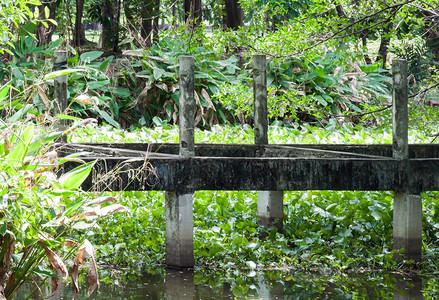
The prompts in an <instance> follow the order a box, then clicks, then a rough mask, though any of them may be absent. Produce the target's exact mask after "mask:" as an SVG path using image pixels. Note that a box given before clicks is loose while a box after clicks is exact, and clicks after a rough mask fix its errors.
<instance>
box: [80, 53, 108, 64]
mask: <svg viewBox="0 0 439 300" xmlns="http://www.w3.org/2000/svg"><path fill="white" fill-rule="evenodd" d="M102 54H104V52H102V51H90V52H85V53H82V54H81V55H80V56H79V59H81V60H82V61H84V62H86V63H90V62H92V61H94V60H95V59H97V58H99V57H101V56H102Z"/></svg>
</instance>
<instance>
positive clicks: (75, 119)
mask: <svg viewBox="0 0 439 300" xmlns="http://www.w3.org/2000/svg"><path fill="white" fill-rule="evenodd" d="M56 117H57V118H59V119H61V120H73V121H82V120H83V119H81V118H78V117H74V116H69V115H56Z"/></svg>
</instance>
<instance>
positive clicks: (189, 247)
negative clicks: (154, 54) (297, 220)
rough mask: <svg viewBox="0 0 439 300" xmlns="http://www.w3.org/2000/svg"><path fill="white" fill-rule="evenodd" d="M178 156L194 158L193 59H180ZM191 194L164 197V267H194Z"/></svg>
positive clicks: (172, 192)
mask: <svg viewBox="0 0 439 300" xmlns="http://www.w3.org/2000/svg"><path fill="white" fill-rule="evenodd" d="M179 63H180V155H181V156H183V157H192V156H194V105H195V99H194V58H193V57H192V56H180V58H179ZM192 196H193V194H181V193H180V192H179V191H170V192H166V193H165V215H166V265H167V266H169V267H176V268H189V267H193V266H194V237H193V210H192V204H193V199H192Z"/></svg>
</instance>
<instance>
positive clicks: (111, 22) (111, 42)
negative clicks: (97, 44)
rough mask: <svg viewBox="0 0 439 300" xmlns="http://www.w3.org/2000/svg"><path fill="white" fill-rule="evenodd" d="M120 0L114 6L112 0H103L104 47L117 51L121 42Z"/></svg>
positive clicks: (102, 39) (102, 40) (102, 38)
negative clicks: (119, 27)
mask: <svg viewBox="0 0 439 300" xmlns="http://www.w3.org/2000/svg"><path fill="white" fill-rule="evenodd" d="M119 11H120V1H118V0H115V1H114V6H113V1H112V0H103V1H102V19H103V21H102V36H101V42H102V48H104V49H112V50H113V51H115V52H117V50H118V43H119V31H118V24H119V14H120V12H119Z"/></svg>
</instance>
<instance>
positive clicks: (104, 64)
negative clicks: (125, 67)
mask: <svg viewBox="0 0 439 300" xmlns="http://www.w3.org/2000/svg"><path fill="white" fill-rule="evenodd" d="M113 59H114V56H113V55H112V56H108V57H107V58H106V59H105V60H104V61H103V62H102V63H101V64H100V66H99V68H98V69H99V71H101V72H104V71H105V70H106V69H107V67H108V65H109V64H110V63H111V62H112V61H113Z"/></svg>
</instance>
